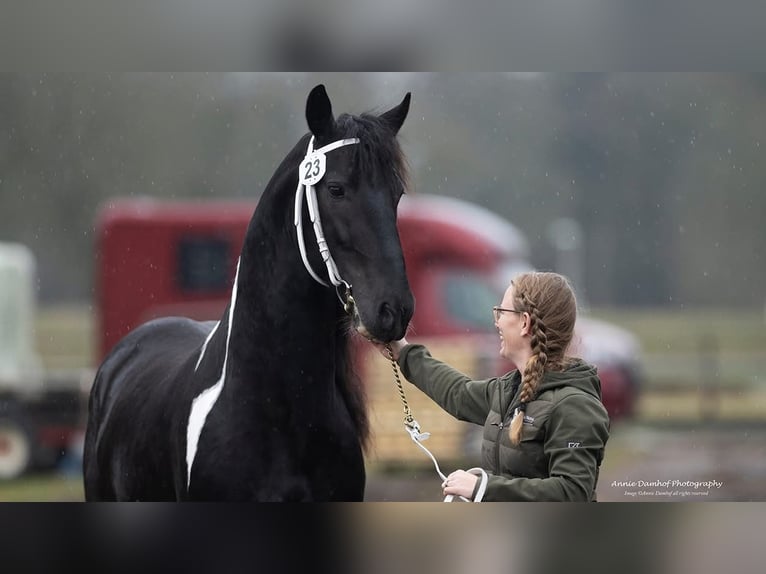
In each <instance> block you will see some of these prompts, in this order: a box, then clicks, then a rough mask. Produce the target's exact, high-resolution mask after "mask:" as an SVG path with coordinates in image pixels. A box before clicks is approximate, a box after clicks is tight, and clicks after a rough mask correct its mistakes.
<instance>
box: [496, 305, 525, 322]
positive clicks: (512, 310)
mask: <svg viewBox="0 0 766 574" xmlns="http://www.w3.org/2000/svg"><path fill="white" fill-rule="evenodd" d="M505 312H508V313H523V311H517V310H516V309H503V308H502V307H498V306H497V305H495V306H494V307H492V314H493V315H494V316H495V321H499V320H500V315H501V314H503V313H505Z"/></svg>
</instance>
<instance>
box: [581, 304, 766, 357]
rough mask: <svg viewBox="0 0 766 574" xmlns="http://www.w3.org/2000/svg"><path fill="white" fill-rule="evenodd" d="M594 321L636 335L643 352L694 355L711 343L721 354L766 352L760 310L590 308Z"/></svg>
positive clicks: (765, 320) (765, 317)
mask: <svg viewBox="0 0 766 574" xmlns="http://www.w3.org/2000/svg"><path fill="white" fill-rule="evenodd" d="M589 314H590V315H592V316H593V317H595V318H597V319H603V320H605V321H610V322H612V323H615V324H617V325H620V326H622V327H624V328H626V329H628V330H629V331H631V332H633V333H635V334H636V336H638V338H639V339H640V340H641V343H642V345H643V348H644V351H646V352H647V353H676V352H697V351H699V349H700V347H701V346H703V345H706V344H708V343H706V341H710V340H713V341H714V342H715V344H716V345H717V346H718V348H719V350H720V351H721V352H722V353H726V354H727V355H729V354H737V353H766V310H764V309H745V310H731V309H672V308H671V309H636V310H623V309H599V308H597V309H592V310H590V312H589Z"/></svg>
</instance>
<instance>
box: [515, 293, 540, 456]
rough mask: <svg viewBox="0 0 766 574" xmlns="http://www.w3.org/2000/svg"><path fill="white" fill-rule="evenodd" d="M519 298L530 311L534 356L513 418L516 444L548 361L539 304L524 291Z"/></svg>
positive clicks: (524, 377) (528, 311)
mask: <svg viewBox="0 0 766 574" xmlns="http://www.w3.org/2000/svg"><path fill="white" fill-rule="evenodd" d="M519 299H520V301H521V308H522V309H524V310H525V311H526V312H527V313H529V322H530V331H531V333H532V338H531V340H530V345H531V347H532V356H531V357H529V359H528V360H527V364H526V365H525V366H524V373H523V375H522V377H521V379H522V387H521V404H520V405H519V408H518V409H516V412H515V413H514V415H513V420H511V429H510V433H509V434H510V437H511V443H512V444H514V445H518V444H519V443H520V442H521V429H522V427H523V424H524V413H525V412H526V410H527V403H529V402H530V401H532V400H534V398H535V393H536V392H537V387H538V385H539V384H540V381H542V379H543V374H544V373H545V366H546V364H547V363H548V335H547V333H546V329H545V324H544V323H543V321H542V319H541V318H540V313H539V311H538V310H537V306H536V305H535V304H534V303H533V302H532V301H530V300H529V298H528V297H527V296H526V295H525V294H524V293H521V294H520V295H519Z"/></svg>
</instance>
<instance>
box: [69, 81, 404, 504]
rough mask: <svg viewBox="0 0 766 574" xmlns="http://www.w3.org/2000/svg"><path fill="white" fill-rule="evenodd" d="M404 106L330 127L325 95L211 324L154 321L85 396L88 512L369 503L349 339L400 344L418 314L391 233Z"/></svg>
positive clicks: (263, 202) (316, 98) (268, 197)
mask: <svg viewBox="0 0 766 574" xmlns="http://www.w3.org/2000/svg"><path fill="white" fill-rule="evenodd" d="M409 103H410V94H407V95H406V96H405V98H404V100H403V101H402V102H401V104H399V105H398V106H396V107H394V108H393V109H391V110H389V111H387V112H386V113H383V114H381V115H371V114H363V115H361V116H351V115H347V114H343V115H341V116H339V117H338V118H337V119H336V118H335V117H334V116H333V112H332V106H331V103H330V100H329V98H328V96H327V93H326V91H325V89H324V87H323V86H321V85H320V86H317V87H315V88H314V89H313V90H312V91H311V93H310V94H309V97H308V101H307V104H306V119H307V121H308V126H309V129H310V132H311V133H309V134H307V135H306V136H304V137H303V138H302V139H301V140H300V141H299V142H298V144H297V145H296V146H295V147H294V148H293V150H292V151H291V152H290V153H289V154H288V155H287V157H286V158H285V159H284V160H283V161H282V163H281V165H280V166H279V167H278V168H277V170H276V172H275V173H274V175H273V176H272V178H271V180H270V182H269V184H268V185H267V187H266V189H265V190H264V192H263V195H262V196H261V198H260V200H259V202H258V206H257V208H256V209H255V212H254V214H253V217H252V220H251V221H250V225H249V227H248V230H247V234H246V237H245V241H244V245H243V248H242V252H241V254H240V258H239V262H238V265H237V273H236V277H235V280H234V286H233V289H232V293H231V301H230V303H229V305H228V306H227V308H226V310H225V311H224V313H223V316H222V317H221V320H220V321H218V322H203V323H200V322H196V321H192V320H189V319H185V318H179V317H172V318H163V319H157V320H154V321H151V322H149V323H147V324H145V325H142V326H140V327H138V328H137V329H135V330H134V331H133V332H131V333H130V334H128V335H127V336H126V337H125V338H124V339H123V340H122V341H120V342H119V343H118V344H117V345H116V346H115V347H114V349H113V350H112V351H111V353H110V354H109V355H108V356H107V358H106V359H105V360H104V362H103V364H102V365H101V366H100V368H99V370H98V372H97V374H96V379H95V382H94V385H93V388H92V390H91V396H90V402H89V420H88V426H87V431H86V437H85V453H84V462H83V466H84V468H83V470H84V481H85V496H86V499H87V500H255V501H332V500H351V501H354V500H362V499H363V497H364V487H365V469H364V458H363V448H364V444H365V440H366V438H367V435H368V430H369V429H368V421H367V413H366V407H365V403H364V391H363V389H362V388H361V386H360V385H359V381H358V378H357V377H355V376H354V374H353V372H352V369H351V368H350V347H349V344H350V343H351V340H352V338H353V337H355V336H356V335H355V334H354V333H353V331H354V329H356V330H357V331H359V332H360V333H361V334H363V335H364V336H366V337H367V338H369V339H375V340H378V341H384V342H385V341H392V340H395V339H398V338H401V337H402V336H403V335H404V333H405V330H406V328H407V325H408V323H409V321H410V318H411V317H412V313H413V309H414V300H413V296H412V293H411V291H410V288H409V284H408V282H407V276H406V273H405V266H404V258H403V256H402V250H401V245H400V242H399V235H398V232H397V228H396V212H397V205H398V202H399V198H400V197H401V195H402V193H404V187H405V182H406V165H405V161H404V157H403V155H402V152H401V149H400V147H399V145H398V143H397V141H396V134H397V132H398V131H399V128H400V127H401V125H402V123H403V122H404V119H405V118H406V116H407V112H408V110H409Z"/></svg>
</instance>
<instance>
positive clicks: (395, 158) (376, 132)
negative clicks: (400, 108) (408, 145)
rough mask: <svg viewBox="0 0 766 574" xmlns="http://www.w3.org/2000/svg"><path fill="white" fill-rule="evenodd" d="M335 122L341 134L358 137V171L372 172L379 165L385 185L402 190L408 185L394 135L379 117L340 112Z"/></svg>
mask: <svg viewBox="0 0 766 574" xmlns="http://www.w3.org/2000/svg"><path fill="white" fill-rule="evenodd" d="M336 125H337V126H338V131H340V132H341V133H342V134H343V137H346V138H359V141H360V145H358V146H353V147H354V148H355V150H356V158H355V161H356V162H357V165H356V167H357V169H358V172H357V173H375V168H378V170H380V173H381V174H382V176H383V181H384V182H385V184H386V185H387V186H389V187H391V188H393V189H395V190H398V191H402V192H403V191H405V190H406V189H407V188H408V187H409V184H410V179H409V168H408V165H407V160H406V158H405V157H404V153H403V152H402V148H401V146H400V145H399V142H398V140H397V139H396V134H394V133H393V132H392V131H391V128H390V127H389V126H388V125H387V124H386V123H385V122H384V121H383V120H382V119H380V117H378V116H375V115H372V114H369V113H364V114H362V115H359V116H352V115H350V114H341V115H340V116H338V119H337V120H336Z"/></svg>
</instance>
